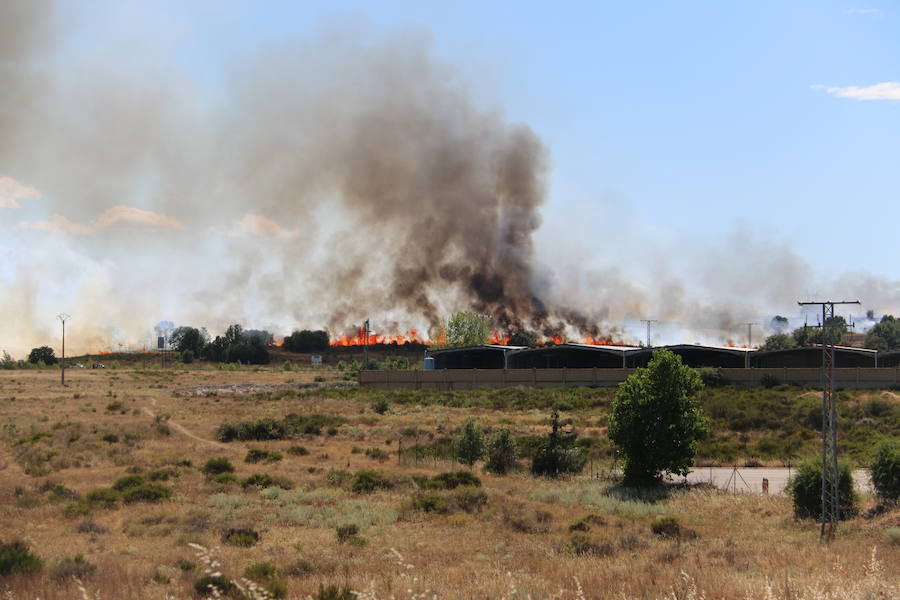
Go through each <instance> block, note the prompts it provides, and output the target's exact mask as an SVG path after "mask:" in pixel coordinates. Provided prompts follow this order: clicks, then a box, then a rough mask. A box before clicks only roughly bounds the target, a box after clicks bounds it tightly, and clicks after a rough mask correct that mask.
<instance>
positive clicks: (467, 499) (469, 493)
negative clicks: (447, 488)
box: [450, 487, 488, 513]
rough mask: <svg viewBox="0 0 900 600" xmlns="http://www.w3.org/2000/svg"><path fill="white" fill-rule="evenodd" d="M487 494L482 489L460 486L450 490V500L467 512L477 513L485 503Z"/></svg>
mask: <svg viewBox="0 0 900 600" xmlns="http://www.w3.org/2000/svg"><path fill="white" fill-rule="evenodd" d="M487 501H488V496H487V494H486V493H484V491H482V490H475V489H472V488H470V487H462V488H459V489H457V490H453V491H452V492H450V502H451V503H453V504H454V505H455V506H456V507H457V508H460V509H462V510H464V511H466V512H467V513H478V512H481V509H482V508H484V506H485V505H486V504H487Z"/></svg>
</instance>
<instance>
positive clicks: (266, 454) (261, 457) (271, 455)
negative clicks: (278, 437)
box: [244, 448, 284, 463]
mask: <svg viewBox="0 0 900 600" xmlns="http://www.w3.org/2000/svg"><path fill="white" fill-rule="evenodd" d="M282 458H284V456H283V455H282V454H281V452H275V451H274V450H264V449H262V448H250V449H249V450H247V456H246V458H244V462H248V463H259V462H266V463H274V462H278V461H279V460H281V459H282Z"/></svg>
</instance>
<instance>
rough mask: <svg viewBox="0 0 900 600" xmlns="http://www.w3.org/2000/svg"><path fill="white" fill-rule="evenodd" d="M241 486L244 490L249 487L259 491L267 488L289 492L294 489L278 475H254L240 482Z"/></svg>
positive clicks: (290, 483) (285, 479)
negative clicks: (276, 488) (277, 488)
mask: <svg viewBox="0 0 900 600" xmlns="http://www.w3.org/2000/svg"><path fill="white" fill-rule="evenodd" d="M241 486H242V487H243V488H244V489H247V488H250V487H256V488H260V489H263V488H268V487H279V488H281V489H283V490H289V489H291V488H292V487H294V484H293V482H292V481H291V480H290V479H287V478H285V477H281V476H278V475H275V476H272V475H269V474H268V473H254V474H253V475H251V476H250V477H248V478H246V479H245V480H244V481H242V482H241Z"/></svg>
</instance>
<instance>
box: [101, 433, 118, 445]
mask: <svg viewBox="0 0 900 600" xmlns="http://www.w3.org/2000/svg"><path fill="white" fill-rule="evenodd" d="M100 439H101V440H103V441H104V442H106V443H107V444H117V443H118V442H119V436H117V435H116V434H114V433H107V434H105V435H104V436H103V437H102V438H100Z"/></svg>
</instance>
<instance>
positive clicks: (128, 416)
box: [0, 368, 900, 600]
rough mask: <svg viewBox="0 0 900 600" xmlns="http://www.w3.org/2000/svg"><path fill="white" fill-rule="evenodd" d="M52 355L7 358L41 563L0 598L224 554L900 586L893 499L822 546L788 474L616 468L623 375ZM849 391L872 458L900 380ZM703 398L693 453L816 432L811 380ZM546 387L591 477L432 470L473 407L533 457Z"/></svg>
mask: <svg viewBox="0 0 900 600" xmlns="http://www.w3.org/2000/svg"><path fill="white" fill-rule="evenodd" d="M58 377H59V374H58V371H55V370H45V371H41V370H27V371H0V423H2V432H0V436H2V437H0V542H4V543H6V544H9V543H10V542H12V541H14V540H20V541H22V542H23V544H24V546H26V547H27V548H28V551H29V552H30V553H32V554H33V555H34V556H35V557H36V558H37V559H39V560H40V561H41V568H40V569H39V570H38V569H37V568H35V569H33V570H32V571H31V572H22V573H13V574H7V575H0V593H5V594H6V596H5V597H8V598H29V599H33V598H41V599H56V598H72V597H74V598H82V597H88V598H140V599H142V598H160V599H162V598H191V597H199V595H200V593H201V592H206V591H207V590H206V589H204V588H203V585H202V582H201V585H199V586H198V585H197V582H198V581H200V580H201V579H202V578H203V577H204V576H207V577H209V576H210V575H217V574H218V575H219V576H220V579H216V580H213V582H216V583H219V584H220V587H222V588H223V590H224V592H225V594H226V595H230V596H232V597H242V596H241V595H240V594H241V593H242V592H240V591H239V589H238V588H232V589H230V590H229V589H228V588H229V587H230V583H229V582H231V581H234V582H235V583H236V584H237V586H240V588H242V589H244V590H245V592H243V593H244V594H245V596H246V597H267V595H268V597H272V596H274V597H284V598H306V597H312V598H323V599H325V598H328V599H342V598H355V597H362V598H391V597H394V598H432V597H436V598H529V597H530V598H616V599H633V598H634V599H637V598H641V599H656V598H673V599H679V600H687V599H697V600H699V599H700V598H708V599H713V598H723V599H724V598H727V599H731V598H735V599H738V598H740V599H744V598H751V599H756V598H759V599H766V600H769V599H782V598H784V599H788V598H790V599H813V598H822V599H824V598H834V599H837V598H841V599H849V600H856V599H859V600H863V599H866V600H875V599H889V598H898V597H900V510H898V509H894V510H893V511H887V512H883V511H875V510H872V509H873V507H874V506H875V504H876V502H875V500H874V499H872V498H863V499H862V500H861V508H862V510H861V512H860V516H858V517H856V518H854V519H852V520H850V521H847V522H844V523H842V524H841V525H840V527H839V528H838V532H837V535H836V538H835V540H834V541H833V542H832V543H830V544H821V543H820V542H819V529H818V526H817V525H816V524H815V523H813V522H811V521H804V520H797V519H795V518H794V516H793V511H792V508H791V505H790V501H789V500H788V499H787V498H786V497H783V496H755V495H749V494H745V495H741V494H738V495H729V494H726V493H723V492H720V491H717V490H714V489H709V488H704V487H693V488H682V487H677V486H671V487H669V488H666V489H664V490H658V491H656V492H653V493H638V492H636V491H634V490H629V489H623V488H621V487H619V486H618V485H617V483H616V480H615V478H614V477H611V476H610V475H609V470H610V469H611V467H612V463H611V462H610V457H611V448H610V447H609V444H608V442H607V440H606V438H605V417H606V410H607V407H608V405H609V401H610V400H611V398H612V394H613V391H612V390H505V391H497V390H494V391H479V392H457V393H451V394H445V393H436V392H396V393H388V392H368V391H365V390H358V389H355V388H354V387H352V386H348V384H346V383H343V382H341V381H340V377H339V374H338V373H337V372H334V371H317V372H312V371H304V372H297V371H287V372H286V371H283V370H281V369H276V368H263V369H250V370H202V369H193V370H186V369H180V368H179V369H167V370H160V369H152V368H151V369H139V368H137V369H132V368H123V369H107V370H96V371H91V370H70V371H68V372H67V382H68V383H69V385H68V387H65V388H63V387H60V385H59V380H58ZM315 379H319V380H320V381H314V380H315ZM322 380H324V381H322ZM250 384H252V385H253V386H254V387H250ZM236 392H237V393H236ZM841 403H842V408H841V411H842V415H843V416H844V421H845V422H846V425H844V437H843V440H842V444H843V446H844V447H845V448H846V450H847V453H848V454H850V455H851V456H852V457H853V458H856V459H857V460H858V461H860V462H864V461H865V459H866V452H867V451H868V450H867V449H868V447H869V445H870V442H871V441H873V440H874V438H876V437H877V436H879V435H882V434H890V435H897V433H898V430H900V416H898V415H900V403H898V397H897V396H896V395H895V394H894V393H893V392H892V391H887V390H886V391H871V392H845V393H843V395H842V396H841ZM704 405H705V407H706V409H707V411H708V413H709V414H710V416H711V418H712V419H713V424H714V430H715V431H714V435H713V437H712V438H711V439H710V440H709V442H707V444H706V445H705V446H704V449H703V454H704V456H703V457H702V461H704V463H709V462H718V463H721V464H732V462H735V463H736V462H741V463H742V464H743V463H748V462H751V461H756V462H759V463H761V464H772V465H778V464H782V463H784V462H786V461H790V460H794V459H795V458H796V457H797V456H799V455H802V454H803V453H805V452H808V451H810V449H814V448H815V442H816V431H815V427H816V426H817V422H816V414H815V407H816V406H817V404H816V399H815V393H813V392H809V391H804V390H800V389H797V388H788V387H783V388H782V387H779V388H773V389H769V390H766V389H760V390H749V391H748V390H744V391H742V390H736V389H734V388H730V387H722V388H715V389H711V390H708V392H707V395H706V396H705V398H704ZM552 408H559V409H561V415H562V417H563V418H564V419H565V420H566V421H567V422H569V423H570V424H571V426H573V427H574V428H575V429H576V430H577V431H578V433H579V434H580V439H582V440H583V441H582V443H581V447H582V448H583V450H584V451H585V452H586V453H588V454H589V455H590V456H591V462H590V465H589V467H588V468H587V469H586V470H585V473H584V475H583V476H580V477H569V478H561V479H558V480H549V479H539V478H535V477H532V476H531V475H530V474H528V471H527V468H525V469H523V470H521V471H518V472H515V473H513V474H510V475H506V476H496V475H491V474H487V473H484V472H482V470H481V469H480V468H479V467H476V468H475V469H474V470H472V471H471V472H470V473H469V474H468V475H466V474H462V475H443V476H442V475H441V474H446V473H454V472H458V471H468V469H466V468H465V467H463V466H462V465H459V464H458V463H454V462H453V461H452V460H451V455H450V453H449V451H448V448H449V440H450V439H451V438H452V436H453V435H454V434H455V432H456V431H457V430H458V429H459V428H460V427H461V426H462V425H463V423H464V422H465V421H466V420H468V419H470V418H471V419H475V421H476V422H477V423H478V424H479V425H481V426H482V427H484V428H485V429H487V430H496V429H497V428H499V427H508V428H510V430H511V431H512V432H513V433H514V435H515V437H516V440H517V442H518V443H519V446H520V448H521V450H522V452H523V454H525V455H526V457H525V458H523V459H522V460H521V463H522V465H523V466H527V454H528V452H529V448H531V447H532V446H533V444H534V441H535V440H536V439H539V437H540V436H542V435H544V434H545V433H546V431H547V429H548V416H549V411H550V410H551V409H552ZM382 413H383V414H382ZM842 425H843V423H842ZM222 459H225V460H222ZM210 461H212V462H210ZM232 468H233V470H231V469H232ZM590 474H594V475H595V476H594V477H591V476H590ZM598 474H599V476H597V475H598ZM472 476H474V478H473V477H472ZM476 483H477V485H475V484H476ZM78 556H80V557H81V558H76V557H78ZM3 560H4V558H3V553H2V551H0V568H2V564H3ZM23 570H25V571H28V569H23ZM207 571H209V573H208V572H207ZM207 581H209V580H207ZM250 582H255V583H250ZM256 584H258V585H259V586H260V587H259V588H256V591H253V590H251V589H250V588H251V587H252V586H254V585H256ZM264 590H268V591H264Z"/></svg>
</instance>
